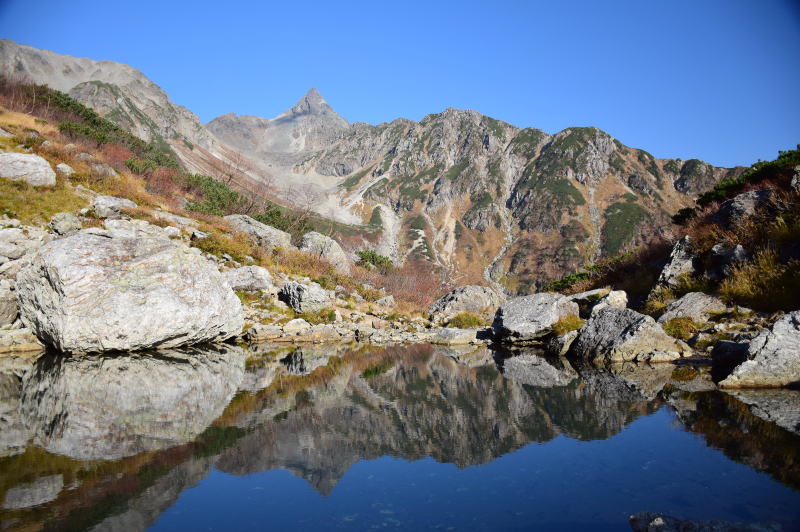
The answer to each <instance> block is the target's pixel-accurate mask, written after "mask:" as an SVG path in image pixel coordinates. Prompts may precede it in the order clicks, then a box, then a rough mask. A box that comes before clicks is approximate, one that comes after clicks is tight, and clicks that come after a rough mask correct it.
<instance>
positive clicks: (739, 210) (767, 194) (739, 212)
mask: <svg viewBox="0 0 800 532" xmlns="http://www.w3.org/2000/svg"><path fill="white" fill-rule="evenodd" d="M772 196H773V192H772V191H771V190H751V191H749V192H743V193H741V194H738V195H736V196H734V197H733V198H731V199H729V200H728V201H725V202H724V203H723V204H722V205H720V206H719V210H718V211H717V214H716V218H717V220H718V221H719V223H721V224H722V226H723V227H725V228H728V229H730V228H732V227H733V226H735V225H738V224H739V223H741V222H742V221H744V220H746V219H748V218H751V217H753V216H754V215H755V214H756V211H758V210H759V209H760V208H762V207H764V206H766V205H767V204H768V203H769V201H770V199H772Z"/></svg>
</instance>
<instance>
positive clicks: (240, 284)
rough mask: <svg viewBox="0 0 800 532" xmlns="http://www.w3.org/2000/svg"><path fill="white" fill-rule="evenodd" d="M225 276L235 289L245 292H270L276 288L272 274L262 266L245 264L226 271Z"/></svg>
mask: <svg viewBox="0 0 800 532" xmlns="http://www.w3.org/2000/svg"><path fill="white" fill-rule="evenodd" d="M222 275H223V277H225V281H227V282H228V285H229V286H230V287H231V288H232V289H233V290H242V291H244V292H259V291H263V292H270V291H272V290H274V289H275V285H273V284H272V275H270V273H269V271H268V270H267V269H266V268H262V267H261V266H243V267H241V268H235V269H233V270H228V271H226V272H224V273H223V274H222Z"/></svg>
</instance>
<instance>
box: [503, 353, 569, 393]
mask: <svg viewBox="0 0 800 532" xmlns="http://www.w3.org/2000/svg"><path fill="white" fill-rule="evenodd" d="M560 362H561V365H562V367H561V368H557V367H555V366H553V365H552V364H550V363H549V362H548V361H547V360H546V359H544V358H542V357H540V356H538V355H533V354H523V355H517V356H514V357H511V358H509V359H507V360H506V361H505V362H504V363H503V375H505V377H506V378H507V379H511V380H512V381H516V382H519V383H520V384H528V385H530V386H536V387H538V388H552V387H554V386H566V385H568V384H569V383H571V382H572V381H573V380H575V379H577V378H578V374H577V372H576V371H575V370H574V369H573V368H572V366H570V365H569V362H567V361H566V360H562V361H560Z"/></svg>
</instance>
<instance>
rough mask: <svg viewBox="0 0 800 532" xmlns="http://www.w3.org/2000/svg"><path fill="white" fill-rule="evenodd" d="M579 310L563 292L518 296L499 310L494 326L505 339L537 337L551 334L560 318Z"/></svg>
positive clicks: (496, 334) (515, 340) (524, 339)
mask: <svg viewBox="0 0 800 532" xmlns="http://www.w3.org/2000/svg"><path fill="white" fill-rule="evenodd" d="M578 312H579V308H578V304H577V303H575V302H574V301H570V299H569V298H568V297H566V296H562V295H561V294H551V293H546V292H542V293H539V294H533V295H531V296H522V297H515V298H513V299H510V300H508V301H507V302H506V303H504V304H503V305H502V306H501V307H500V308H499V309H498V310H497V314H496V315H495V318H494V323H493V324H492V329H493V330H494V334H495V336H496V337H497V338H499V339H501V340H505V341H510V342H525V341H530V340H536V339H538V338H541V337H543V336H545V335H547V334H549V333H550V332H551V330H552V327H553V325H554V324H555V323H556V322H557V321H558V320H560V319H561V318H565V317H567V316H569V315H571V314H574V315H576V316H577V315H578Z"/></svg>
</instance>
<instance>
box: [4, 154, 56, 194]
mask: <svg viewBox="0 0 800 532" xmlns="http://www.w3.org/2000/svg"><path fill="white" fill-rule="evenodd" d="M0 177H4V178H6V179H10V180H12V181H25V182H26V183H28V184H30V185H33V186H43V185H55V184H56V173H55V172H54V171H53V169H52V168H51V167H50V163H49V162H47V159H45V158H43V157H40V156H38V155H36V154H33V153H0Z"/></svg>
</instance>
